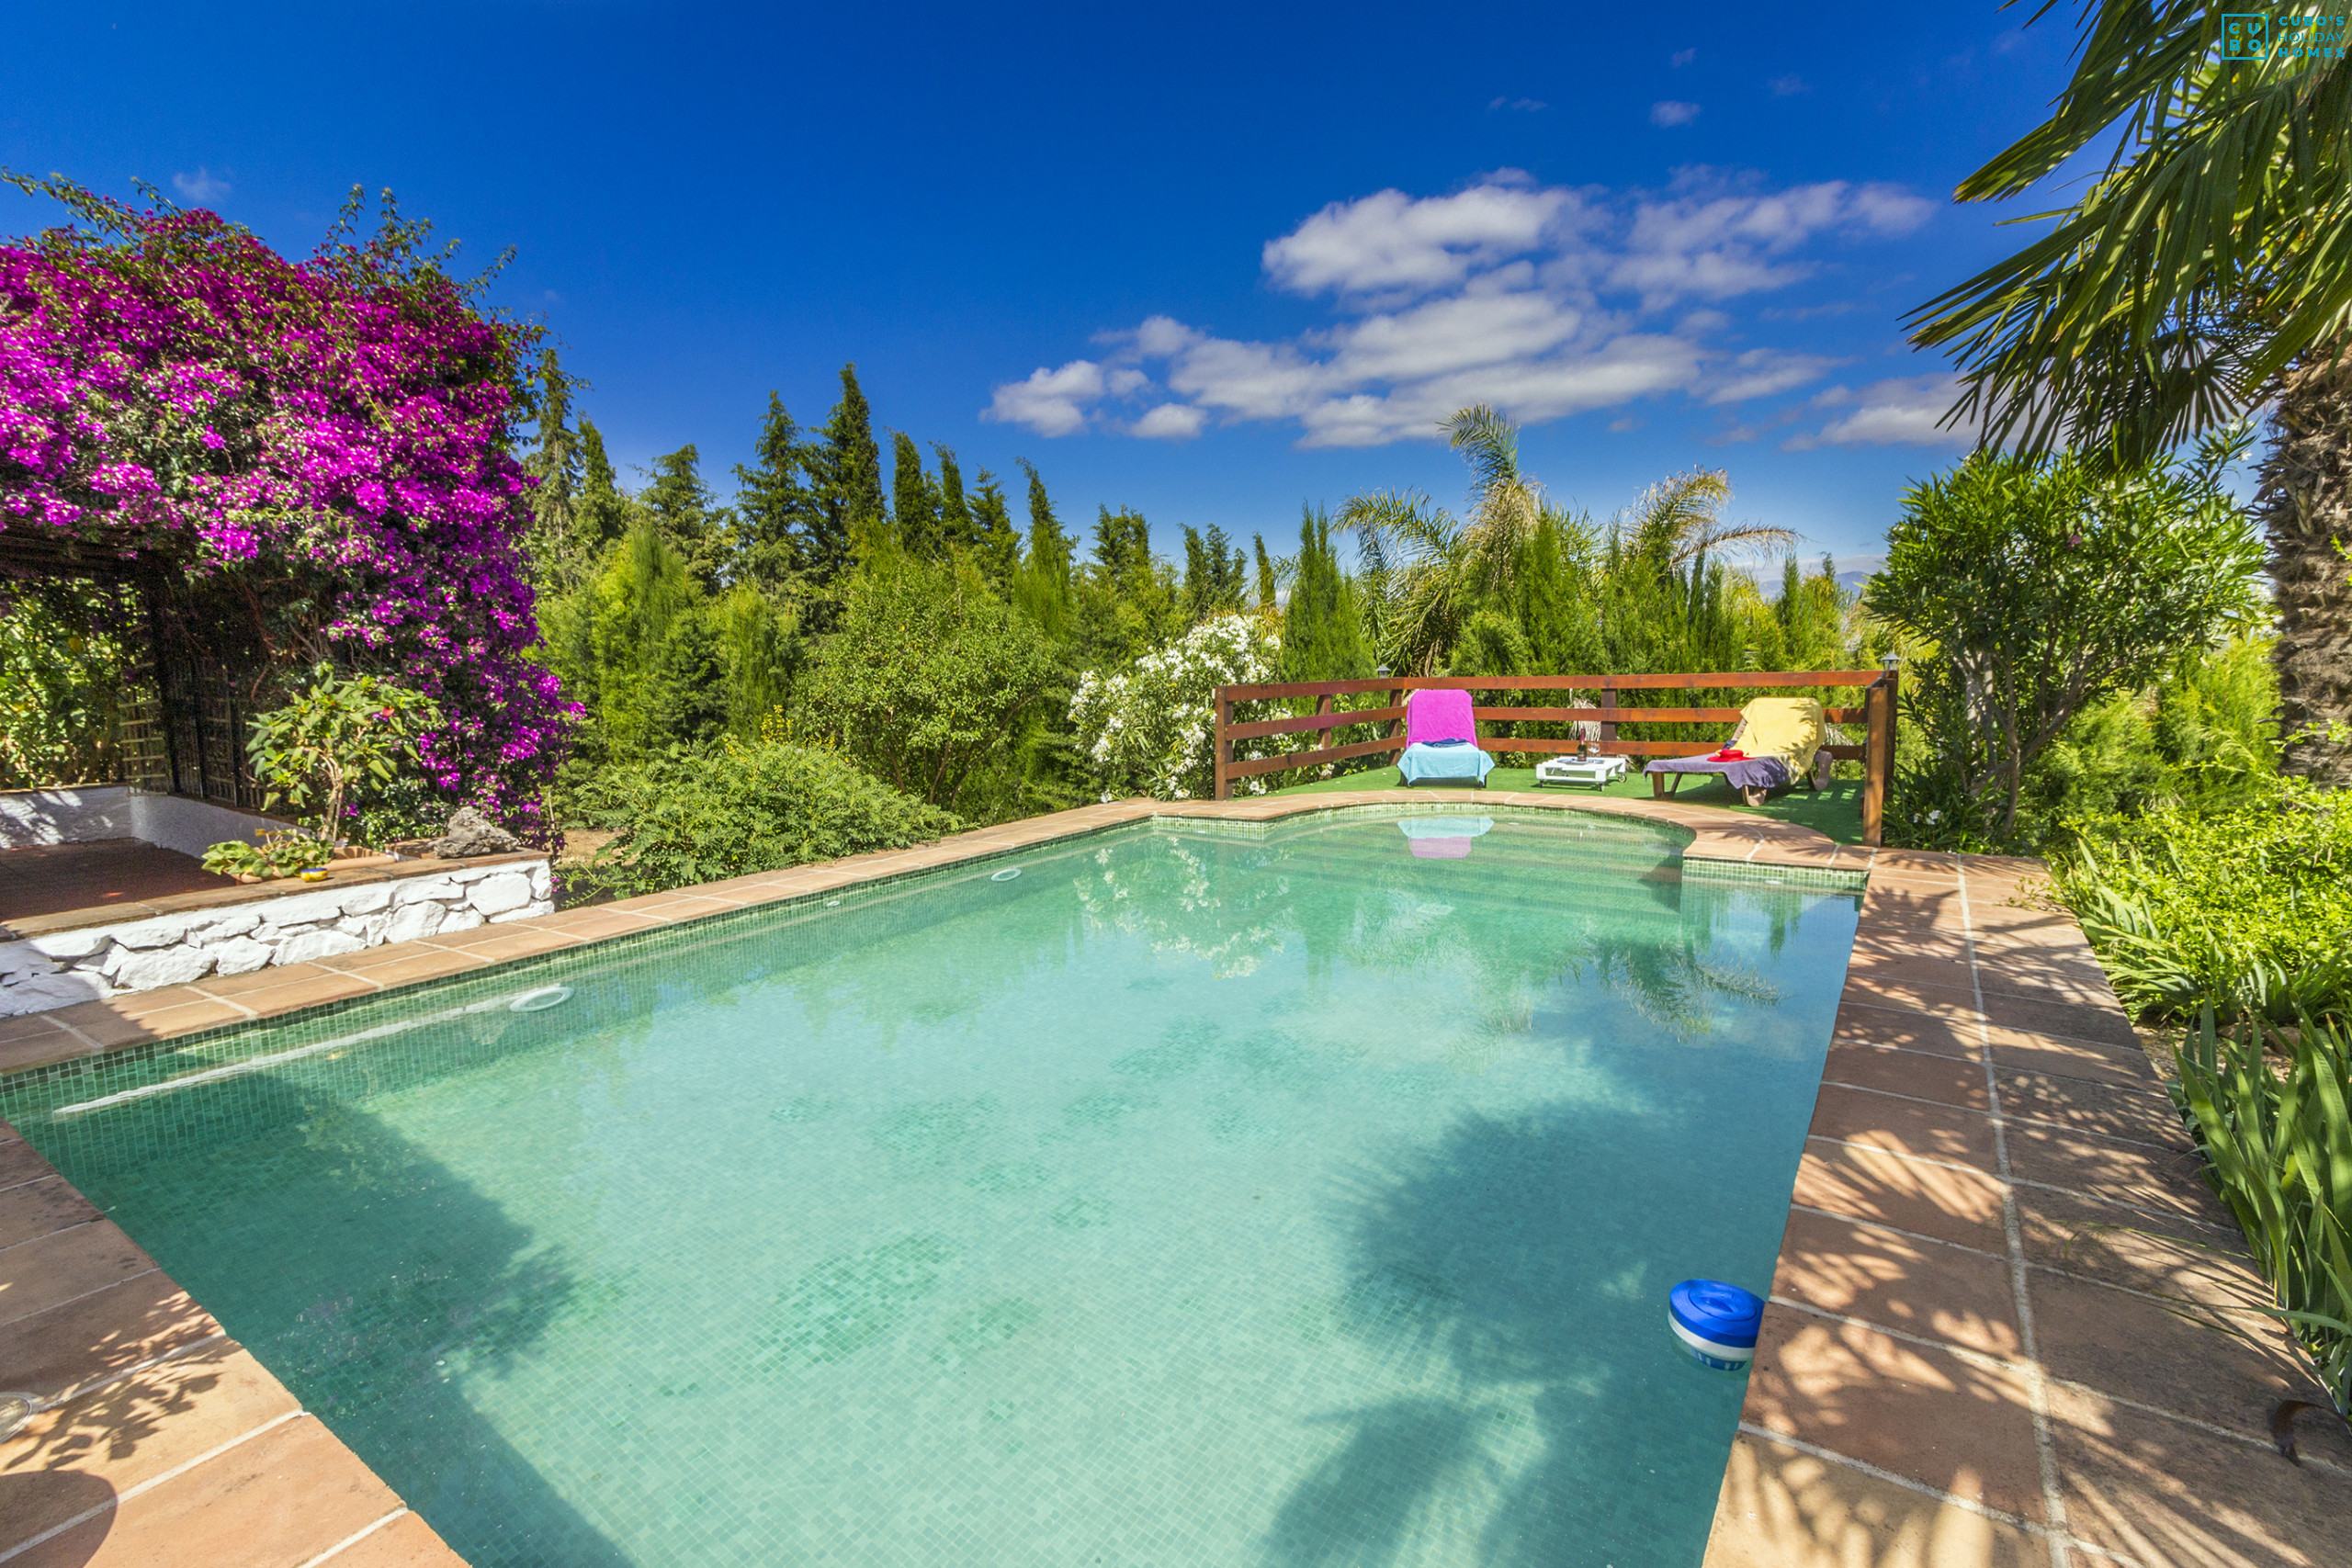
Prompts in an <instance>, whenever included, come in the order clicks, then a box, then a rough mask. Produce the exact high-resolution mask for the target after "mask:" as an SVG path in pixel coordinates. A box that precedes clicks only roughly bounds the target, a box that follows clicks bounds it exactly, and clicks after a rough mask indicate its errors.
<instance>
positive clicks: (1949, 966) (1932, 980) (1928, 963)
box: [1846, 943, 1970, 995]
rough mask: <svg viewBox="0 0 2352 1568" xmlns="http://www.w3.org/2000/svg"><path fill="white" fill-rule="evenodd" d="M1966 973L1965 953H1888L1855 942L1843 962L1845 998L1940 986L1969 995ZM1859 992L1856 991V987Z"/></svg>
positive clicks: (1967, 968) (1967, 969)
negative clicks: (1900, 988) (1884, 990)
mask: <svg viewBox="0 0 2352 1568" xmlns="http://www.w3.org/2000/svg"><path fill="white" fill-rule="evenodd" d="M1969 978H1970V972H1969V967H1968V958H1967V955H1966V953H1962V952H1960V951H1958V950H1955V951H1953V952H1951V953H1919V952H1916V951H1894V952H1889V951H1886V950H1884V949H1882V948H1876V947H1864V946H1862V945H1861V944H1860V943H1857V944H1856V945H1855V947H1854V950H1853V952H1852V953H1850V954H1849V955H1848V958H1847V962H1846V986H1847V990H1848V994H1849V995H1867V994H1869V992H1870V991H1871V990H1872V989H1874V988H1876V987H1883V986H1942V987H1948V988H1951V989H1953V990H1957V991H1960V992H1962V994H1963V995H1965V994H1968V992H1969ZM1858 986H1859V987H1861V989H1860V991H1857V990H1856V989H1855V987H1858Z"/></svg>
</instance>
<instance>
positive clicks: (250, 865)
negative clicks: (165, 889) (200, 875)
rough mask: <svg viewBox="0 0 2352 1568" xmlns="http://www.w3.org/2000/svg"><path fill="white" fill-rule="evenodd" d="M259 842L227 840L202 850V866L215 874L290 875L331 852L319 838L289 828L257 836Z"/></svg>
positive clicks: (317, 864)
mask: <svg viewBox="0 0 2352 1568" xmlns="http://www.w3.org/2000/svg"><path fill="white" fill-rule="evenodd" d="M259 840H260V841H259V842H257V843H255V842H248V841H247V840H243V839H231V840H227V841H225V842H223V843H218V844H215V845H213V846H212V847H211V848H210V849H209V850H207V851H205V852H204V869H205V870H207V871H209V872H210V873H211V874H213V875H215V876H258V877H262V878H264V879H268V878H271V877H279V876H294V875H298V874H300V873H302V872H306V871H312V870H315V869H317V868H318V867H320V866H322V865H324V864H326V863H327V862H328V861H329V860H330V859H331V858H333V852H332V851H331V850H330V849H329V848H328V847H327V843H326V840H323V839H314V838H312V837H311V835H310V834H308V833H298V832H292V831H281V832H268V831H265V832H263V833H261V834H260V835H259Z"/></svg>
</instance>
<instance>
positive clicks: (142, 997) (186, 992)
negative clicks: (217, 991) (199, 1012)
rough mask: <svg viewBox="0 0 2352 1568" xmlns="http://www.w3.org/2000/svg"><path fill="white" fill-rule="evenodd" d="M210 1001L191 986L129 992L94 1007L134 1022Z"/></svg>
mask: <svg viewBox="0 0 2352 1568" xmlns="http://www.w3.org/2000/svg"><path fill="white" fill-rule="evenodd" d="M211 999H212V998H209V997H207V996H206V995H205V994H204V993H203V992H201V991H199V990H198V989H197V988H196V987H193V986H158V987H155V988H154V989H153V990H152V991H131V992H130V993H128V994H126V995H123V996H119V997H108V998H106V1000H104V1001H103V1002H99V1003H96V1004H95V1005H96V1006H99V1007H103V1008H105V1009H106V1010H107V1011H108V1012H110V1013H112V1014H114V1015H115V1016H116V1017H117V1018H127V1019H130V1020H131V1021H133V1022H136V1021H139V1020H140V1019H141V1018H144V1017H146V1016H147V1015H148V1014H150V1013H158V1012H163V1011H164V1010H167V1009H171V1008H183V1007H187V1006H188V1005H189V1004H190V1003H193V1002H203V1001H209V1000H211Z"/></svg>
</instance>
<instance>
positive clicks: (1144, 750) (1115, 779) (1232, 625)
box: [1069, 614, 1283, 800]
mask: <svg viewBox="0 0 2352 1568" xmlns="http://www.w3.org/2000/svg"><path fill="white" fill-rule="evenodd" d="M1282 646H1283V645H1282V632H1281V627H1280V625H1279V623H1277V622H1275V621H1274V620H1273V619H1272V617H1270V616H1263V615H1238V614H1236V615H1216V616H1213V617H1212V618H1210V619H1208V620H1205V621H1203V622H1202V623H1201V624H1200V625H1199V626H1194V627H1193V629H1192V630H1191V631H1188V632H1186V633H1185V634H1184V635H1183V636H1182V637H1179V638H1177V639H1176V640H1175V641H1174V642H1172V643H1170V644H1169V645H1168V646H1167V647H1165V648H1162V649H1154V650H1153V651H1152V652H1149V653H1147V654H1145V655H1143V656H1142V657H1141V658H1139V659H1137V660H1136V661H1135V663H1134V664H1133V665H1132V666H1130V667H1129V668H1128V669H1127V670H1126V671H1124V672H1122V673H1120V674H1116V675H1098V674H1095V673H1092V672H1091V671H1090V672H1089V673H1087V674H1085V675H1082V676H1080V678H1079V682H1078V692H1077V694H1076V695H1075V696H1073V697H1072V698H1071V699H1070V705H1069V716H1070V722H1071V723H1072V724H1074V725H1076V726H1077V727H1078V739H1079V745H1080V748H1081V749H1083V750H1084V751H1085V753H1086V759H1087V761H1088V763H1089V764H1090V765H1091V767H1092V768H1093V770H1094V776H1095V780H1096V782H1097V783H1098V784H1101V785H1102V788H1103V799H1105V800H1111V799H1114V798H1117V797H1119V796H1122V795H1150V796H1152V797H1153V798H1154V799H1158V800H1191V799H1194V798H1197V797H1200V796H1204V795H1210V794H1212V793H1214V792H1215V790H1216V758H1215V756H1214V754H1213V748H1214V744H1215V729H1216V713H1215V711H1214V703H1215V699H1216V689H1217V688H1218V687H1219V686H1244V685H1252V684H1256V683H1259V682H1268V681H1272V680H1273V679H1274V674H1275V671H1276V669H1277V667H1278V666H1279V664H1280V661H1281V657H1282ZM1260 754H1264V755H1272V753H1271V752H1261V748H1260V747H1258V746H1250V747H1247V748H1245V747H1242V746H1237V747H1236V748H1235V749H1234V756H1235V760H1236V761H1239V760H1241V759H1242V758H1243V757H1244V756H1254V755H1260ZM1234 787H1235V789H1236V790H1237V791H1238V792H1242V793H1248V794H1256V793H1258V792H1259V791H1261V790H1262V789H1263V788H1264V787H1265V786H1264V785H1263V784H1261V783H1260V782H1259V781H1258V780H1256V779H1237V780H1235V781H1234Z"/></svg>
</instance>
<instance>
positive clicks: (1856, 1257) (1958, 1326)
mask: <svg viewBox="0 0 2352 1568" xmlns="http://www.w3.org/2000/svg"><path fill="white" fill-rule="evenodd" d="M1772 1293H1773V1294H1774V1295H1777V1296H1786V1297H1789V1298H1791V1299H1792V1300H1794V1301H1801V1302H1805V1303H1809V1304H1811V1305H1814V1306H1817V1307H1820V1308H1823V1309H1824V1310H1826V1311H1828V1312H1834V1313H1840V1314H1844V1315H1846V1316H1848V1317H1859V1318H1861V1319H1862V1320H1864V1321H1865V1322H1868V1323H1874V1324H1877V1325H1879V1326H1881V1327H1883V1328H1894V1329H1900V1330H1902V1331H1903V1332H1904V1333H1905V1334H1918V1335H1924V1336H1926V1337H1928V1338H1930V1339H1941V1340H1944V1341H1946V1342H1948V1343H1950V1344H1953V1345H1958V1346H1960V1347H1962V1348H1963V1349H1969V1350H1979V1351H1982V1352H1984V1353H1985V1355H1988V1356H2007V1357H2014V1356H2017V1355H2018V1354H2020V1353H2021V1352H2022V1350H2023V1348H2024V1342H2023V1340H2022V1339H2021V1338H2020V1337H2018V1327H2017V1296H2016V1292H2015V1290H2014V1288H2013V1286H2012V1285H2011V1283H2010V1280H2009V1266H2008V1264H2007V1261H2005V1260H2004V1259H2001V1258H1986V1257H1983V1256H1981V1255H1980V1254H1977V1253H1974V1252H1964V1251H1962V1250H1961V1249H1960V1248H1959V1247H1941V1246H1939V1245H1937V1244H1936V1243H1934V1242H1931V1241H1914V1240H1912V1239H1911V1238H1909V1237H1908V1236H1900V1235H1894V1233H1893V1232H1891V1231H1887V1230H1883V1229H1880V1228H1878V1227H1876V1226H1872V1225H1862V1224H1853V1223H1851V1222H1849V1221H1846V1220H1838V1219H1832V1218H1830V1217H1829V1216H1828V1215H1826V1214H1814V1213H1806V1212H1805V1211H1804V1210H1802V1209H1798V1210H1792V1212H1791V1213H1790V1214H1789V1226H1788V1229H1787V1231H1786V1232H1784V1233H1783V1234H1782V1235H1781V1261H1780V1266H1779V1268H1778V1269H1777V1271H1776V1272H1775V1273H1774V1274H1773V1276H1772Z"/></svg>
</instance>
